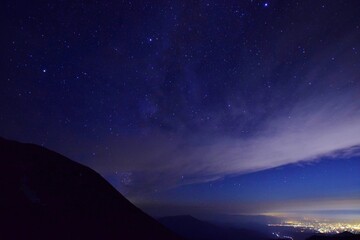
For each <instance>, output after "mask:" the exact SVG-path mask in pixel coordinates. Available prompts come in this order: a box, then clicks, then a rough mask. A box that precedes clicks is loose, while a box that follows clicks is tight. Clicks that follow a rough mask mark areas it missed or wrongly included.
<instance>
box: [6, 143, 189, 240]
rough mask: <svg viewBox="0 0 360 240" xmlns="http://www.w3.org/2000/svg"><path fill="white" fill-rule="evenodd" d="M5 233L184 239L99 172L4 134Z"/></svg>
mask: <svg viewBox="0 0 360 240" xmlns="http://www.w3.org/2000/svg"><path fill="white" fill-rule="evenodd" d="M0 191H1V195H0V239H16V240H18V239H126V240H138V239H151V240H152V239H153V240H180V239H182V238H181V237H178V236H177V235H176V234H174V233H173V232H171V231H170V230H168V229H167V228H165V227H164V226H163V225H162V224H160V223H159V222H157V221H156V220H154V219H152V218H151V217H149V216H148V215H146V214H145V213H144V212H142V211H141V210H140V209H138V208H137V207H135V206H134V205H132V204H131V203H130V202H129V201H128V200H126V199H125V198H124V197H123V196H122V195H121V194H120V193H119V192H118V191H117V190H115V189H114V188H113V187H112V186H111V185H110V184H109V183H108V182H107V181H106V180H105V179H103V178H102V177H101V176H100V175H99V174H98V173H96V172H95V171H93V170H91V169H90V168H88V167H85V166H83V165H81V164H78V163H76V162H74V161H71V160H70V159H68V158H66V157H64V156H62V155H60V154H58V153H55V152H53V151H50V150H48V149H45V148H43V147H40V146H37V145H33V144H23V143H19V142H15V141H9V140H6V139H3V138H0Z"/></svg>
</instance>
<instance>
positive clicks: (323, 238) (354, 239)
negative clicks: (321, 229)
mask: <svg viewBox="0 0 360 240" xmlns="http://www.w3.org/2000/svg"><path fill="white" fill-rule="evenodd" d="M308 240H360V234H353V233H351V232H347V231H345V232H342V233H339V234H332V235H329V234H316V235H314V236H311V237H310V238H308Z"/></svg>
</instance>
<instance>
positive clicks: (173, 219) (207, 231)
mask: <svg viewBox="0 0 360 240" xmlns="http://www.w3.org/2000/svg"><path fill="white" fill-rule="evenodd" d="M159 222H161V223H162V224H164V226H166V227H167V228H169V229H171V230H173V231H174V232H176V233H178V234H179V235H181V236H182V237H184V238H186V239H189V240H220V239H221V240H249V239H251V240H269V239H270V236H267V235H265V234H263V233H259V232H256V231H253V230H249V229H240V228H234V227H224V226H220V225H217V224H213V223H210V222H206V221H202V220H198V219H196V218H194V217H192V216H189V215H185V216H169V217H163V218H160V219H159ZM278 240H281V239H278Z"/></svg>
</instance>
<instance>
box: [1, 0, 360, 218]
mask: <svg viewBox="0 0 360 240" xmlns="http://www.w3.org/2000/svg"><path fill="white" fill-rule="evenodd" d="M1 5H2V7H1V10H0V11H1V14H0V18H1V23H0V24H1V28H2V31H3V34H2V37H1V39H0V42H1V44H0V47H1V53H2V54H1V55H0V61H1V88H0V135H1V136H3V137H6V138H10V139H15V140H18V141H24V142H32V143H36V144H39V145H42V146H45V147H47V148H50V149H53V150H56V151H58V152H60V153H62V154H64V155H66V156H68V157H70V158H71V159H73V160H75V161H78V162H80V163H83V164H85V165H87V166H90V167H92V168H93V169H95V170H96V171H98V172H99V173H100V174H101V175H102V176H104V177H105V178H106V179H107V180H108V181H109V182H110V183H111V184H113V186H115V187H116V188H117V189H118V190H119V191H120V192H121V193H122V194H124V195H125V196H126V197H128V198H129V199H130V200H131V201H132V202H134V203H135V204H137V205H138V206H141V207H143V208H144V209H148V210H149V211H150V212H151V211H152V212H156V213H158V214H164V215H165V214H170V213H175V212H176V213H189V214H192V213H196V212H209V211H212V212H214V213H229V214H261V213H267V214H269V213H277V212H294V211H295V212H303V213H304V212H309V211H312V212H314V211H322V212H326V211H331V212H332V213H334V212H336V211H339V212H341V213H342V214H344V212H346V213H349V212H350V213H354V214H355V215H356V214H357V216H359V213H360V175H359V174H358V173H359V172H360V14H358V13H359V12H360V2H359V1H356V0H354V1H351V0H347V1H341V0H338V1H334V0H332V1H310V0H309V1H293V0H291V1H278V0H269V1H255V0H243V1H212V0H209V1H154V2H152V1H32V2H30V1H19V0H14V1H3V2H2V3H1Z"/></svg>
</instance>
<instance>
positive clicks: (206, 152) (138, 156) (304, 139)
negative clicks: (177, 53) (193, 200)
mask: <svg viewBox="0 0 360 240" xmlns="http://www.w3.org/2000/svg"><path fill="white" fill-rule="evenodd" d="M359 100H360V99H359V98H358V97H357V95H355V94H352V95H351V94H348V95H346V96H342V97H336V98H329V97H320V98H314V99H309V100H308V101H305V102H300V103H299V104H297V105H296V106H294V107H293V109H292V110H291V111H290V112H286V113H283V114H278V115H277V116H275V117H273V118H270V119H269V120H268V121H266V122H265V123H264V124H263V126H262V128H260V129H259V131H257V133H256V134H254V135H252V136H250V137H247V138H245V139H244V138H236V137H227V136H220V135H212V136H208V137H206V138H201V140H200V139H199V137H198V136H196V135H191V134H186V135H185V136H182V137H179V136H177V137H175V136H171V135H167V134H165V133H164V132H156V133H153V134H148V135H147V136H143V137H140V138H139V137H134V138H133V139H131V138H126V139H122V140H120V141H119V140H118V139H116V140H112V141H110V142H113V144H114V145H116V146H117V148H116V150H115V151H113V152H112V154H111V155H109V156H101V155H100V156H99V158H101V161H96V162H98V163H99V165H97V166H95V168H96V169H98V170H99V171H100V172H101V173H102V174H104V175H105V176H107V175H109V174H113V173H114V169H115V170H116V171H118V172H132V175H131V176H132V178H133V179H132V181H131V183H130V184H128V187H130V188H132V189H133V190H141V191H142V190H144V189H147V190H151V191H153V190H156V189H157V188H162V187H174V186H178V185H182V184H189V183H194V182H206V181H211V180H215V179H219V178H221V177H224V176H226V175H230V174H244V173H250V172H254V171H259V170H263V169H269V168H273V167H277V166H281V165H284V164H290V163H297V162H300V161H309V160H316V159H318V158H320V157H323V156H327V157H339V156H341V157H349V156H353V155H355V154H359V147H358V146H359V145H360V108H359V104H358V103H359Z"/></svg>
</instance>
